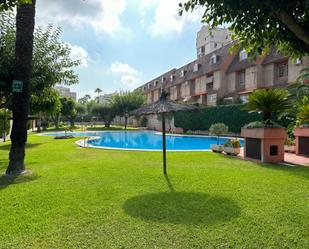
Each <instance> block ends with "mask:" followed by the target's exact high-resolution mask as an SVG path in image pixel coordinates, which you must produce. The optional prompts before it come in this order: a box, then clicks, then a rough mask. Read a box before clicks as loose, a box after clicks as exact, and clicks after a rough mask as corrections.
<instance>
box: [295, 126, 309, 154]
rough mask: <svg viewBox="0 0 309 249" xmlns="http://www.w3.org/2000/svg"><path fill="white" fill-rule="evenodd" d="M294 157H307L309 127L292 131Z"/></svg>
mask: <svg viewBox="0 0 309 249" xmlns="http://www.w3.org/2000/svg"><path fill="white" fill-rule="evenodd" d="M294 136H295V143H296V151H295V152H296V155H305V156H309V127H306V128H296V129H295V130H294Z"/></svg>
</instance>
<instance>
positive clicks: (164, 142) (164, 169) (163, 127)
mask: <svg viewBox="0 0 309 249" xmlns="http://www.w3.org/2000/svg"><path fill="white" fill-rule="evenodd" d="M162 134H163V137H162V143H163V174H164V175H166V174H167V172H166V136H165V113H162Z"/></svg>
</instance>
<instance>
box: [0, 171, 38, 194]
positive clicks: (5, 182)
mask: <svg viewBox="0 0 309 249" xmlns="http://www.w3.org/2000/svg"><path fill="white" fill-rule="evenodd" d="M38 178H39V176H38V175H36V174H33V173H31V172H30V173H26V174H21V175H10V176H8V175H2V176H1V177H0V190H2V189H4V188H6V187H8V186H10V185H14V184H21V183H25V182H31V181H35V180H37V179H38Z"/></svg>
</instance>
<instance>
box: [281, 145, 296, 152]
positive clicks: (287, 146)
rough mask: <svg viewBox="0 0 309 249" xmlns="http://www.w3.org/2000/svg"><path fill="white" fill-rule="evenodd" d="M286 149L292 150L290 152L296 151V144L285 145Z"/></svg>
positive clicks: (286, 150) (287, 150)
mask: <svg viewBox="0 0 309 249" xmlns="http://www.w3.org/2000/svg"><path fill="white" fill-rule="evenodd" d="M284 151H285V152H290V153H295V151H296V146H295V145H284Z"/></svg>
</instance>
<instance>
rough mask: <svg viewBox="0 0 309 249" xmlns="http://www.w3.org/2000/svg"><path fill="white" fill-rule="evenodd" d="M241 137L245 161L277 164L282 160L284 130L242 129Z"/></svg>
mask: <svg viewBox="0 0 309 249" xmlns="http://www.w3.org/2000/svg"><path fill="white" fill-rule="evenodd" d="M241 136H242V137H244V139H245V147H244V156H245V158H246V159H250V160H254V161H259V162H264V163H277V162H282V161H283V160H284V141H285V139H286V131H285V129H283V128H252V129H251V128H250V129H249V128H248V129H247V128H242V129H241Z"/></svg>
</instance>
